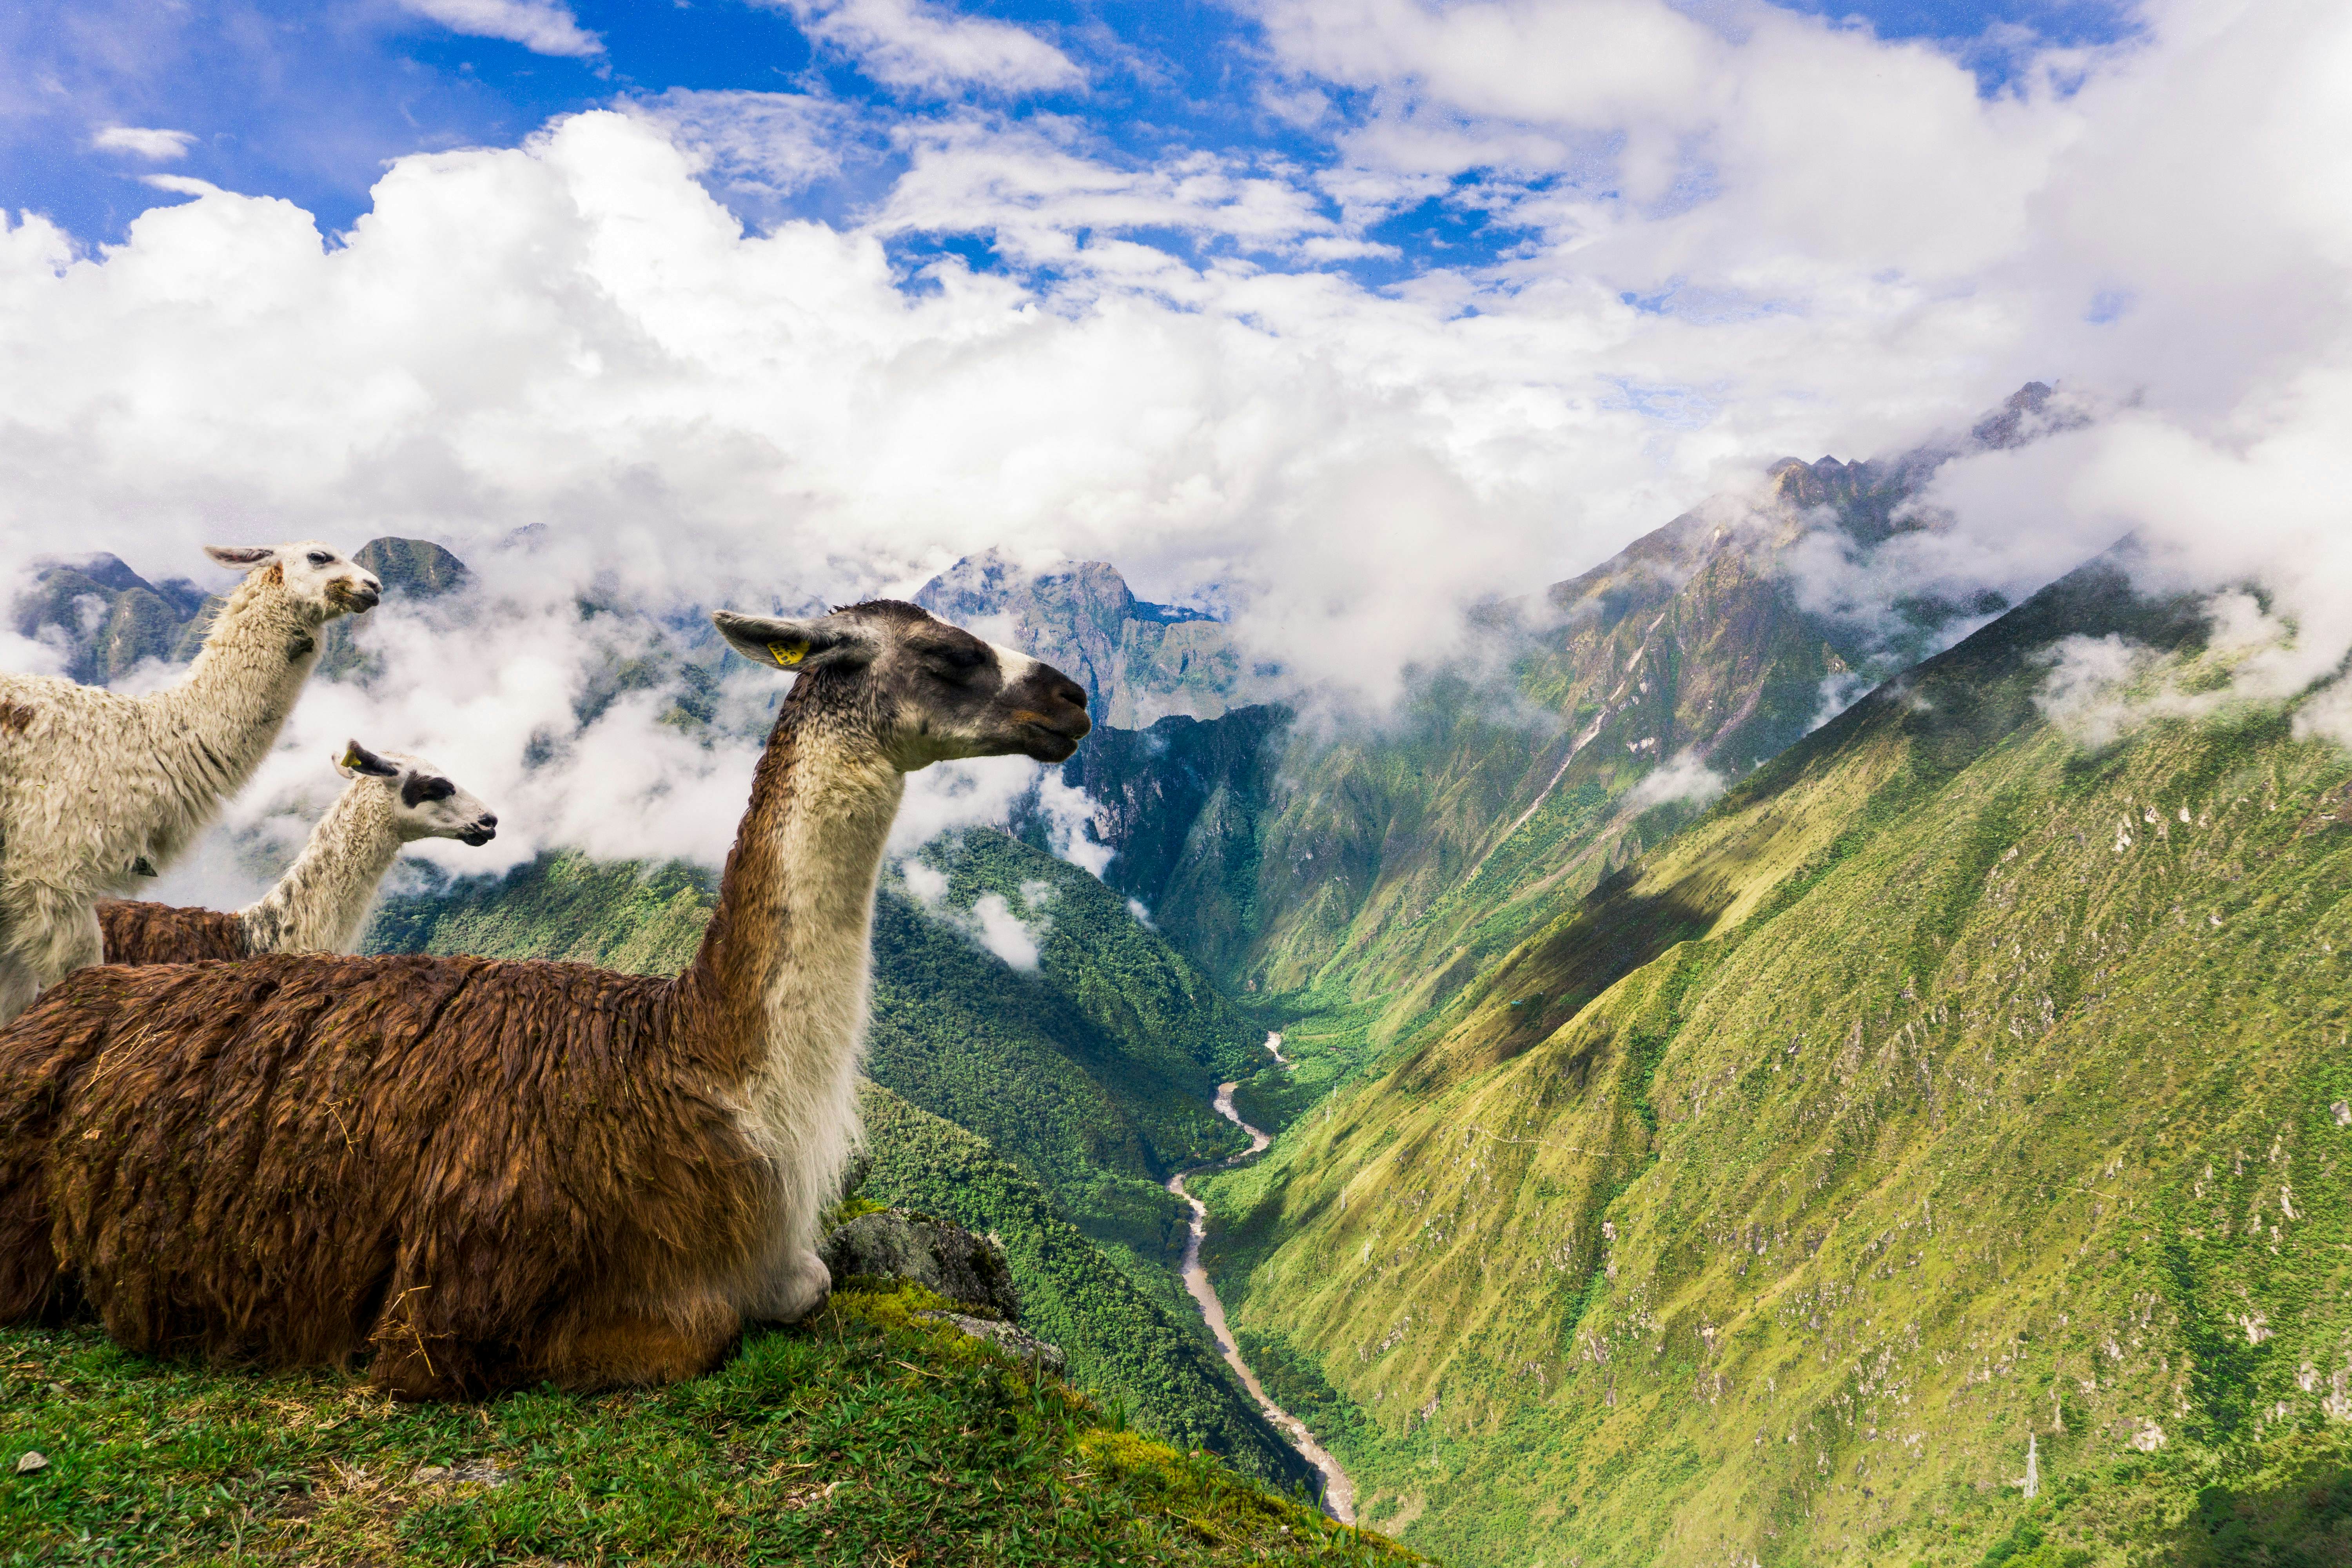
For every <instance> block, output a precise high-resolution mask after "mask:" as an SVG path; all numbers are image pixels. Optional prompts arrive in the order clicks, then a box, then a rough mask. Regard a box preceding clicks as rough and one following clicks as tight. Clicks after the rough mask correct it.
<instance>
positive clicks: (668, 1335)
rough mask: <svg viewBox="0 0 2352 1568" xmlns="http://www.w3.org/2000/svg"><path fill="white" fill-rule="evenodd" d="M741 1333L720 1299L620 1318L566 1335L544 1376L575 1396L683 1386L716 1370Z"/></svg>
mask: <svg viewBox="0 0 2352 1568" xmlns="http://www.w3.org/2000/svg"><path fill="white" fill-rule="evenodd" d="M742 1331H743V1320H742V1318H741V1317H740V1315H739V1314H737V1313H736V1312H735V1311H733V1310H731V1309H730V1308H728V1307H727V1306H726V1305H725V1304H724V1303H721V1302H719V1301H716V1300H709V1301H702V1302H698V1303H695V1304H694V1305H692V1306H691V1307H688V1308H686V1309H684V1310H673V1311H663V1312H641V1313H618V1314H615V1315H614V1316H612V1317H609V1318H605V1319H603V1320H602V1321H596V1322H592V1323H589V1324H586V1325H584V1326H583V1327H581V1328H577V1329H574V1330H572V1331H570V1332H568V1333H566V1334H564V1335H563V1336H562V1341H561V1342H560V1343H559V1344H556V1345H553V1346H551V1347H550V1349H549V1351H548V1353H547V1356H546V1360H545V1363H544V1367H543V1370H542V1372H541V1375H542V1376H544V1377H546V1378H548V1379H550V1380H551V1381H553V1382H554V1383H557V1384H561V1385H562V1387H564V1388H567V1389H571V1390H572V1391H574V1392H585V1391H587V1390H590V1389H597V1388H625V1387H633V1386H634V1387H646V1386H649V1385H653V1384H665V1383H680V1382H683V1381H685V1380H686V1379H688V1378H689V1377H700V1376H701V1375H702V1374H703V1373H707V1372H709V1371H711V1370H713V1369H714V1368H716V1367H717V1366H718V1365H719V1363H720V1362H721V1361H723V1360H725V1359H726V1356H727V1351H728V1347H729V1346H730V1345H732V1344H733V1343H734V1342H735V1341H736V1339H737V1338H738V1337H739V1336H740V1335H741V1333H742Z"/></svg>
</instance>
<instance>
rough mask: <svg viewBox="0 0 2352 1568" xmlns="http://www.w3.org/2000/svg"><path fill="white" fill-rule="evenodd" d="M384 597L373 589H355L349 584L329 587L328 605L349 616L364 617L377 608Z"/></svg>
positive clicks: (337, 584)
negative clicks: (377, 604)
mask: <svg viewBox="0 0 2352 1568" xmlns="http://www.w3.org/2000/svg"><path fill="white" fill-rule="evenodd" d="M382 597H383V595H382V594H380V593H379V592H377V591H376V590H375V589H373V588H354V587H352V585H351V584H348V583H331V584H328V585H327V603H329V604H331V605H334V606H335V608H337V609H339V610H341V611H342V612H343V613H344V614H345V615H347V616H363V615H365V614H367V613H368V612H369V611H370V610H373V609H374V608H375V606H376V602H377V601H378V600H379V599H381V598H382Z"/></svg>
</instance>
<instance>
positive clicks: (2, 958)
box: [0, 952, 41, 1024]
mask: <svg viewBox="0 0 2352 1568" xmlns="http://www.w3.org/2000/svg"><path fill="white" fill-rule="evenodd" d="M39 994H41V977H40V975H39V974H37V973H35V972H34V969H33V966H32V965H31V964H29V963H26V962H25V960H24V959H23V958H22V957H20V956H18V955H17V954H16V953H15V952H0V1024H5V1023H6V1022H8V1021H9V1020H10V1019H11V1018H14V1017H15V1016H16V1015H17V1014H19V1013H21V1012H23V1011H24V1010H25V1009H26V1008H27V1007H29V1006H31V1005H33V998H34V997H36V996H38V995H39Z"/></svg>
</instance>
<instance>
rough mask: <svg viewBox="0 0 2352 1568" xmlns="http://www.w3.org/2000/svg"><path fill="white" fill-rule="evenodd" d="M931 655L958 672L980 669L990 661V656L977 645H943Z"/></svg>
mask: <svg viewBox="0 0 2352 1568" xmlns="http://www.w3.org/2000/svg"><path fill="white" fill-rule="evenodd" d="M931 657H932V658H936V659H938V660H939V661H940V663H941V664H944V665H946V666H947V667H948V668H950V669H952V670H954V671H956V672H957V673H958V674H962V673H963V672H965V671H967V670H973V669H978V668H980V667H981V666H982V665H983V664H985V663H987V662H988V656H987V655H986V654H984V653H982V652H981V650H980V649H978V648H976V647H943V648H940V650H938V651H937V652H936V653H934V654H932V655H931Z"/></svg>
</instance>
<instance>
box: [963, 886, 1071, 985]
mask: <svg viewBox="0 0 2352 1568" xmlns="http://www.w3.org/2000/svg"><path fill="white" fill-rule="evenodd" d="M971 921H972V936H973V938H974V940H976V941H977V942H979V943H980V945H981V946H982V947H984V948H986V949H987V950H988V951H989V952H992V953H994V954H996V956H997V957H999V958H1001V959H1003V961H1004V962H1005V963H1008V964H1010V965H1012V966H1013V968H1015V969H1034V968H1036V967H1037V942H1038V940H1039V939H1040V938H1041V937H1042V936H1043V935H1044V934H1045V930H1046V928H1047V927H1048V926H1049V925H1050V924H1051V923H1052V922H1051V921H1048V920H1047V918H1046V917H1045V916H1044V915H1035V916H1032V917H1031V918H1030V919H1029V920H1028V921H1024V920H1023V919H1022V918H1021V917H1020V916H1019V915H1016V914H1014V913H1013V906H1012V905H1011V904H1008V903H1006V902H1005V901H1004V895H1003V894H1002V893H982V895H981V896H980V897H979V899H978V900H975V901H974V902H973V904H972V906H971Z"/></svg>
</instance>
